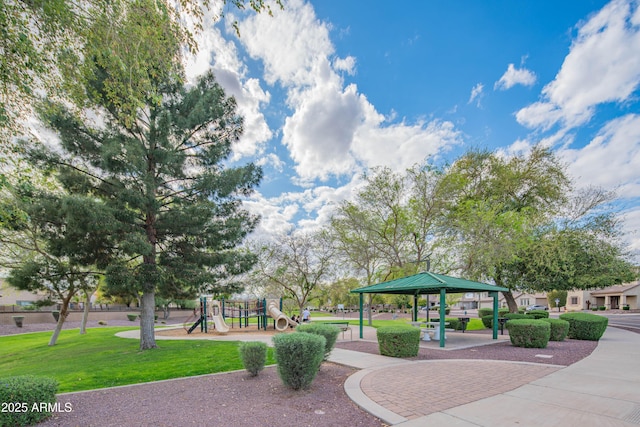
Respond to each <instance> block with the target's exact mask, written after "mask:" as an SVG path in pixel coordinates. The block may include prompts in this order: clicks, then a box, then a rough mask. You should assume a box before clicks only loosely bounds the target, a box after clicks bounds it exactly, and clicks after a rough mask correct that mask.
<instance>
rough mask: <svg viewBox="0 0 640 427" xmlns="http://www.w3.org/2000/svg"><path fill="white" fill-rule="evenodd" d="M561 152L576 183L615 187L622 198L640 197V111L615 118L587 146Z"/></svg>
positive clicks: (610, 188)
mask: <svg viewBox="0 0 640 427" xmlns="http://www.w3.org/2000/svg"><path fill="white" fill-rule="evenodd" d="M558 155H559V156H560V157H561V158H562V159H563V160H564V161H565V162H567V164H568V171H569V173H570V175H571V176H573V177H575V178H576V182H577V184H579V185H580V184H581V183H584V184H585V185H597V186H601V187H604V188H606V189H609V190H616V191H617V192H618V196H619V197H620V198H622V199H626V198H634V197H640V175H639V174H638V165H640V115H635V114H629V115H626V116H624V117H620V118H617V119H615V120H612V121H610V122H609V123H607V124H606V125H605V126H604V127H603V128H602V130H601V131H600V132H599V133H598V134H597V135H596V137H595V138H593V140H591V142H590V143H589V144H587V145H586V146H585V147H583V148H577V149H571V148H565V149H561V150H559V151H558Z"/></svg>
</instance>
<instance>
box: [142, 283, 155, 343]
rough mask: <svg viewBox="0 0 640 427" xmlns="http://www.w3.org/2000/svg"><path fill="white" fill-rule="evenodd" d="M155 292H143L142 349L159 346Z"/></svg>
mask: <svg viewBox="0 0 640 427" xmlns="http://www.w3.org/2000/svg"><path fill="white" fill-rule="evenodd" d="M155 308H156V296H155V292H153V291H151V292H145V293H143V294H142V304H141V308H140V350H148V349H150V348H157V347H158V346H157V345H156V335H155V329H154V328H155V323H154V317H155Z"/></svg>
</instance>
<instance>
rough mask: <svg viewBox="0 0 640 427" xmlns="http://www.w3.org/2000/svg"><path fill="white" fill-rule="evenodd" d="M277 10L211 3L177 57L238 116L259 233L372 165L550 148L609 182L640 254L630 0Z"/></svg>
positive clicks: (584, 181)
mask: <svg viewBox="0 0 640 427" xmlns="http://www.w3.org/2000/svg"><path fill="white" fill-rule="evenodd" d="M284 6H285V7H284V10H280V9H279V8H278V7H277V6H276V7H272V10H273V16H269V15H268V14H266V13H261V14H255V13H242V12H240V11H238V10H237V9H234V8H232V7H230V6H225V8H224V18H223V19H221V20H216V19H214V16H215V15H217V14H218V13H219V10H218V11H212V12H210V13H209V15H208V16H207V17H206V21H205V30H204V31H203V32H202V33H201V34H199V35H198V43H199V51H198V53H197V55H195V56H193V57H190V58H189V59H188V61H187V63H186V72H187V77H188V78H189V79H190V80H194V79H195V78H196V77H197V76H198V75H200V74H202V73H204V72H205V71H207V70H208V69H210V68H212V69H213V71H214V73H215V75H216V78H217V80H218V81H219V82H220V84H221V85H222V86H223V88H224V89H225V90H226V92H227V94H229V95H233V96H234V97H235V98H236V100H237V103H238V112H239V113H240V114H241V115H243V116H244V118H245V122H244V123H245V132H244V135H243V136H242V138H241V140H240V141H239V142H238V143H237V145H236V146H235V149H234V155H233V158H232V159H231V162H233V163H237V164H243V163H246V162H249V161H251V162H256V163H257V164H259V165H261V166H262V167H263V171H264V179H263V181H262V182H261V184H260V186H259V187H258V188H257V191H256V193H255V194H254V195H253V196H252V197H250V198H249V199H248V200H246V201H245V205H246V206H247V208H248V209H249V210H250V211H251V212H254V213H257V214H260V215H261V216H262V220H261V222H260V225H259V227H258V229H257V230H256V232H255V236H263V237H264V236H268V235H274V234H277V233H284V232H288V231H291V230H294V229H298V230H306V229H309V230H311V229H315V228H318V227H321V226H322V225H323V224H326V222H327V220H328V219H329V217H330V216H331V213H332V210H333V209H334V207H335V206H336V204H337V203H339V202H341V201H343V200H348V199H350V198H352V197H353V195H354V194H355V191H356V190H357V189H358V187H359V185H361V184H362V178H361V177H362V173H363V172H365V171H367V170H368V169H370V168H372V167H376V166H386V167H390V168H392V169H393V170H395V171H398V172H402V171H404V170H405V169H406V168H408V167H411V166H412V165H414V164H415V163H422V162H430V163H435V164H442V163H443V162H452V161H453V160H455V159H456V158H457V157H459V156H460V155H461V154H463V153H464V152H466V151H468V150H469V149H478V148H479V149H489V150H495V151H499V152H501V153H503V154H504V155H507V156H508V155H520V154H526V153H527V151H528V150H529V149H530V148H531V147H532V146H533V145H535V144H544V145H545V146H549V147H551V148H552V149H553V150H554V151H555V152H556V154H557V156H558V157H559V158H560V159H561V160H562V161H563V162H565V163H566V165H567V171H568V173H569V175H570V176H571V177H572V179H573V180H574V182H575V185H576V187H577V188H581V187H587V186H599V187H603V188H606V189H609V190H614V191H616V193H617V194H618V199H617V201H616V204H615V207H616V209H617V210H618V211H619V212H620V215H621V218H622V219H623V230H624V231H625V233H626V237H625V239H626V242H627V244H628V249H629V250H630V251H631V252H632V253H633V254H634V256H635V260H636V262H640V231H638V230H639V229H640V0H614V1H611V2H607V1H597V0H575V1H574V0H564V1H562V2H557V1H549V0H536V1H533V0H531V1H518V2H514V1H510V0H503V1H496V0H487V1H482V2H479V1H472V0H459V1H435V0H434V1H409V2H395V1H388V0H387V1H379V0H349V1H337V0H311V1H308V0H290V1H286V0H285V1H284ZM233 21H237V22H238V28H239V30H240V36H238V35H237V34H236V32H235V30H234V29H233V27H232V22H233Z"/></svg>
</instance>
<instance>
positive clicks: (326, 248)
mask: <svg viewBox="0 0 640 427" xmlns="http://www.w3.org/2000/svg"><path fill="white" fill-rule="evenodd" d="M330 243H331V242H330V241H329V239H327V237H326V235H325V234H324V233H320V234H304V233H297V234H289V235H281V236H279V237H277V238H276V240H275V241H274V242H272V243H266V244H263V245H262V246H261V247H260V248H259V249H258V251H257V253H258V262H257V263H256V265H255V267H254V274H253V277H254V279H255V280H256V281H258V282H259V283H261V284H263V285H264V286H266V287H267V288H269V287H271V288H275V289H277V290H278V291H279V292H281V295H282V296H284V297H290V298H292V299H293V300H294V301H296V303H297V306H298V309H299V310H300V313H302V310H303V309H304V307H305V305H306V304H307V301H308V300H309V298H310V296H311V295H312V293H313V292H314V291H315V290H316V289H318V288H319V287H320V286H321V285H322V284H323V283H326V282H328V281H329V279H330V278H331V275H332V272H333V265H334V260H333V255H334V248H333V247H332V245H331V244H330Z"/></svg>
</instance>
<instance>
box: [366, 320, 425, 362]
mask: <svg viewBox="0 0 640 427" xmlns="http://www.w3.org/2000/svg"><path fill="white" fill-rule="evenodd" d="M376 336H377V338H378V349H379V350H380V354H381V355H383V356H391V357H415V356H417V355H418V349H419V348H420V329H418V328H413V327H408V326H383V327H381V328H378V330H377V331H376Z"/></svg>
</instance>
